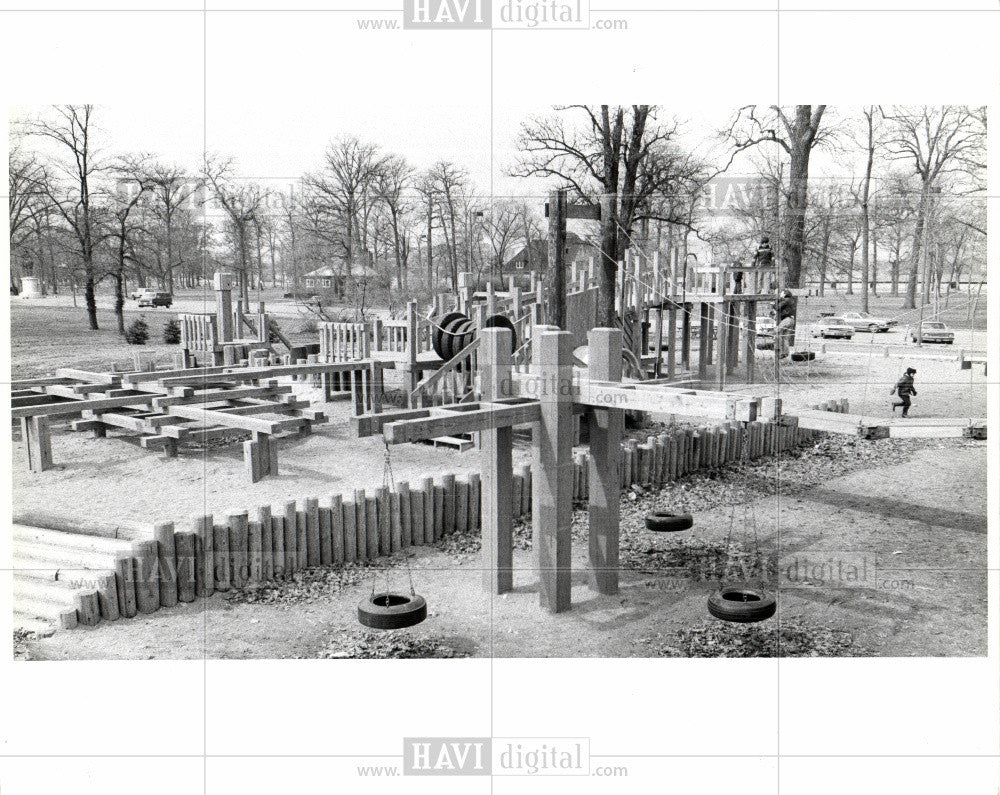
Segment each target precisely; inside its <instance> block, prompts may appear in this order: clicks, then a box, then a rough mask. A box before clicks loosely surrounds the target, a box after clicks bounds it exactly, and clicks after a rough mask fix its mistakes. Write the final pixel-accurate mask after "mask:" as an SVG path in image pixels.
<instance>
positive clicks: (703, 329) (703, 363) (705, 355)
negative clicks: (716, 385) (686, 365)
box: [698, 301, 712, 380]
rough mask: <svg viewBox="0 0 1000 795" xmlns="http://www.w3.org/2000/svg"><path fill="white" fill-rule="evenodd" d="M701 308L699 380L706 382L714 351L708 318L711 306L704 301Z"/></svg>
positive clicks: (700, 304) (700, 305)
mask: <svg viewBox="0 0 1000 795" xmlns="http://www.w3.org/2000/svg"><path fill="white" fill-rule="evenodd" d="M698 308H699V318H698V321H699V323H700V326H699V329H698V331H699V335H700V336H699V340H698V378H699V379H702V380H704V379H705V378H706V377H707V376H708V365H709V352H710V351H711V349H712V324H711V322H710V320H709V317H708V312H709V305H708V304H707V303H706V302H705V301H702V302H700V303H699V304H698Z"/></svg>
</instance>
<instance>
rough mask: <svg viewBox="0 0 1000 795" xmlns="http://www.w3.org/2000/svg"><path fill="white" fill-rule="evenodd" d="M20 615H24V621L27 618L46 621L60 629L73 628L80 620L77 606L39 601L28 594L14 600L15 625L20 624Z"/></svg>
mask: <svg viewBox="0 0 1000 795" xmlns="http://www.w3.org/2000/svg"><path fill="white" fill-rule="evenodd" d="M19 616H20V617H22V621H23V620H26V619H27V620H31V621H46V622H50V623H52V624H53V625H54V626H57V627H59V628H60V629H73V627H75V626H77V625H78V624H79V622H80V619H79V617H78V616H77V614H76V608H75V607H65V606H63V605H53V604H52V603H51V602H44V601H38V600H35V599H31V598H29V597H26V596H25V597H20V598H18V599H15V600H14V617H15V620H14V626H18V617H19ZM25 617H26V619H25ZM22 626H23V624H22ZM28 628H29V627H25V629H28Z"/></svg>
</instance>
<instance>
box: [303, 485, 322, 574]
mask: <svg viewBox="0 0 1000 795" xmlns="http://www.w3.org/2000/svg"><path fill="white" fill-rule="evenodd" d="M305 514H306V517H305V518H306V565H307V566H309V567H310V568H311V567H313V566H318V565H319V564H320V561H321V560H322V548H321V545H320V532H319V498H318V497H308V498H307V499H306V510H305Z"/></svg>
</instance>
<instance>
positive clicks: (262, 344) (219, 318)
mask: <svg viewBox="0 0 1000 795" xmlns="http://www.w3.org/2000/svg"><path fill="white" fill-rule="evenodd" d="M233 284H234V277H233V275H232V274H230V273H216V274H215V276H214V277H213V280H212V287H213V289H214V290H215V304H216V308H215V311H214V312H204V313H190V312H188V313H179V314H178V315H177V320H178V322H179V323H180V327H181V347H182V348H183V357H184V359H183V362H181V365H182V366H183V367H194V366H197V364H199V363H200V364H202V365H209V366H217V365H223V364H226V365H234V364H237V363H238V362H240V361H241V360H253V361H255V362H258V363H272V364H273V363H275V360H274V359H273V356H272V353H273V351H272V346H271V342H270V339H271V336H272V335H273V336H275V337H276V338H278V339H279V340H280V341H281V342H282V343H283V344H284V345H285V347H286V348H288V351H289V353H292V351H293V345H292V344H291V343H290V342H289V341H288V339H287V338H285V336H284V335H283V334H282V333H281V332H280V331H279V330H278V329H277V327H276V326H274V324H272V323H271V321H270V315H268V314H267V312H266V311H265V310H264V303H263V302H260V303H258V304H257V307H256V311H254V312H250V311H249V307H245V306H243V301H242V300H239V299H237V300H235V301H234V300H233ZM244 331H249V332H250V336H249V337H246V336H242V335H243V333H244ZM285 363H286V364H287V363H288V362H287V361H286V362H285Z"/></svg>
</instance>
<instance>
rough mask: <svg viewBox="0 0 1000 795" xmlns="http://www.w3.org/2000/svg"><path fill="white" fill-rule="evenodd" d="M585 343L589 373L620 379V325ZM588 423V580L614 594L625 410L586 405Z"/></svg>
mask: <svg viewBox="0 0 1000 795" xmlns="http://www.w3.org/2000/svg"><path fill="white" fill-rule="evenodd" d="M671 325H673V324H671ZM587 342H588V344H589V346H590V377H591V378H593V379H598V380H602V381H621V378H622V357H621V354H620V353H619V352H620V351H621V346H622V332H621V329H612V328H597V329H593V330H591V332H590V333H589V334H588V335H587ZM588 426H589V428H590V456H589V457H588V458H589V464H588V473H587V477H588V489H589V495H588V506H589V514H590V539H589V545H590V547H589V548H590V567H591V585H592V587H593V588H594V589H595V590H596V591H597V592H598V593H602V594H615V593H618V532H619V522H620V518H621V517H620V499H619V497H620V494H621V491H620V488H619V479H618V467H619V465H620V463H621V455H622V444H621V441H622V435H623V434H624V431H625V412H624V411H623V410H621V409H614V408H608V409H592V410H591V412H590V417H589V420H588Z"/></svg>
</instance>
